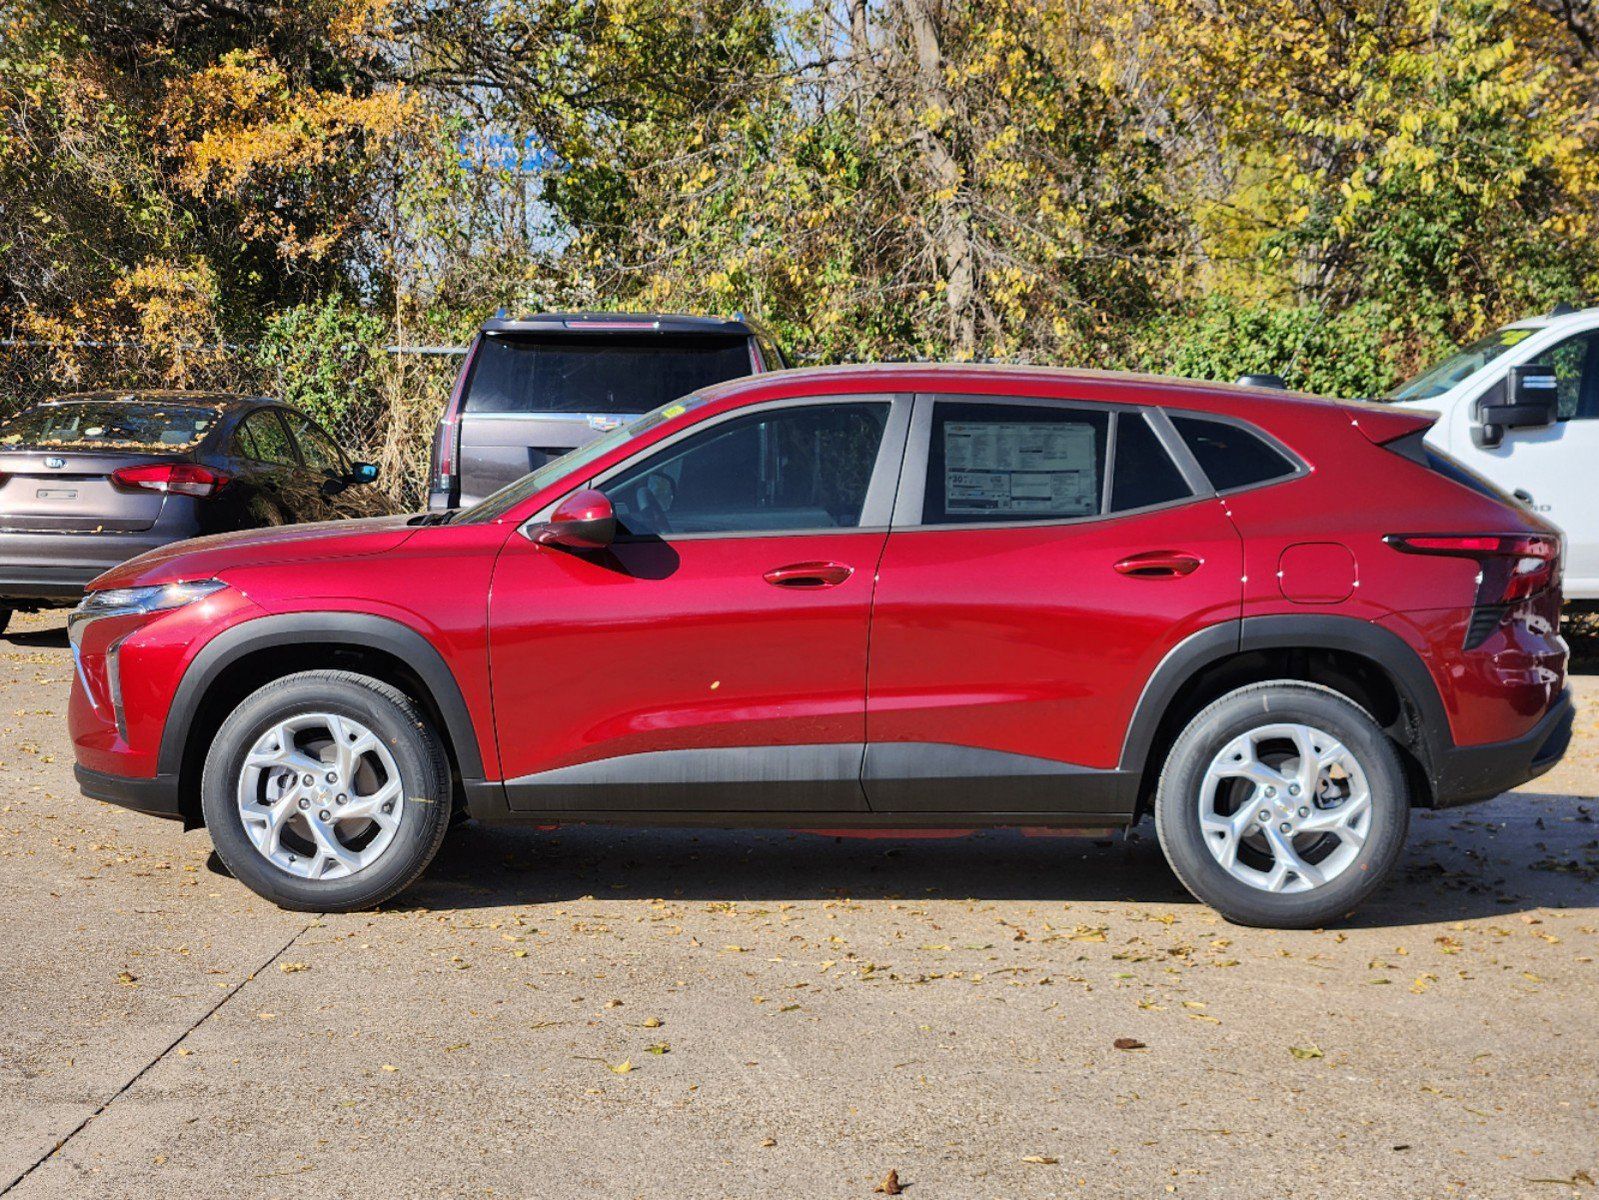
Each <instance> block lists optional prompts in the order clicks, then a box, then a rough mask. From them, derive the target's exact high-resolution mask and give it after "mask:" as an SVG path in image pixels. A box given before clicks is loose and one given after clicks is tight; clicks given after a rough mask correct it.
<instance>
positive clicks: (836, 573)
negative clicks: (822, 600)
mask: <svg viewBox="0 0 1599 1200" xmlns="http://www.w3.org/2000/svg"><path fill="white" fill-rule="evenodd" d="M853 574H855V568H854V567H846V566H845V565H844V564H843V563H836V562H802V563H789V565H788V566H786V567H773V568H772V569H771V570H770V571H768V572H766V574H765V575H763V576H762V577H761V578H763V579H765V580H766V582H767V583H769V584H771V585H772V586H773V587H783V588H829V587H837V586H838V585H839V584H841V583H843V582H844V581H845V580H846V579H848V578H849V577H850V576H851V575H853Z"/></svg>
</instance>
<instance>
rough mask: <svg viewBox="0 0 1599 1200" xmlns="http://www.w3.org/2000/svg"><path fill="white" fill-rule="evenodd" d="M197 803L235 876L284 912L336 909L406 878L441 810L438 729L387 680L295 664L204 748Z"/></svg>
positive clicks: (445, 768)
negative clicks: (291, 672) (296, 669)
mask: <svg viewBox="0 0 1599 1200" xmlns="http://www.w3.org/2000/svg"><path fill="white" fill-rule="evenodd" d="M201 806H202V809H203V811H204V815H205V823H206V827H207V828H208V829H209V830H210V832H211V840H212V843H213V844H214V845H215V847H216V851H217V854H218V855H219V856H220V857H221V858H222V861H223V862H224V863H225V864H226V865H227V868H228V870H229V871H231V872H232V873H233V876H234V878H236V879H238V880H240V881H241V882H242V883H244V884H245V885H246V886H247V887H249V888H250V890H251V891H254V892H256V893H257V894H258V895H261V896H264V897H265V898H266V899H268V900H271V901H272V902H273V903H274V904H277V905H279V906H280V907H283V908H290V909H297V910H300V911H302V912H348V911H350V910H353V909H360V908H367V907H370V906H372V905H374V904H379V903H381V902H382V901H384V900H387V899H388V898H389V897H391V896H393V895H395V894H396V893H397V892H399V891H401V890H402V889H403V888H405V887H407V886H409V885H410V884H411V883H412V882H413V881H414V880H415V879H416V878H417V877H418V876H420V875H421V874H422V872H423V871H424V870H425V869H426V868H427V865H428V863H429V862H430V861H432V859H433V856H434V854H435V853H436V852H437V851H438V848H439V843H440V842H441V841H442V840H443V839H444V833H445V830H446V829H447V828H448V826H449V819H450V772H449V765H448V762H447V760H446V757H445V753H444V749H443V746H442V745H441V744H440V742H439V738H438V735H437V734H436V733H435V732H434V731H433V729H432V728H431V726H430V725H429V724H428V722H427V719H426V717H425V716H424V714H423V713H422V712H421V711H420V710H419V708H418V707H417V705H416V704H415V703H414V702H413V701H412V700H411V698H410V697H408V696H406V695H405V694H404V693H403V692H401V691H399V690H398V689H396V688H394V687H391V686H389V685H388V684H386V683H383V682H381V681H379V680H376V679H372V678H369V677H367V676H364V675H358V674H354V673H351V672H347V671H304V672H300V673H298V674H295V675H288V676H285V677H284V678H282V679H278V680H274V681H273V682H272V683H269V684H267V685H265V686H264V687H262V688H260V689H259V690H258V691H256V692H254V693H252V694H251V695H250V696H248V697H246V698H245V700H244V701H243V702H242V703H241V704H240V705H239V706H238V708H236V709H235V710H234V711H233V713H232V714H231V715H229V717H228V718H227V719H226V720H225V721H224V722H223V723H222V727H221V728H220V729H219V730H218V731H217V735H216V738H215V740H214V741H213V742H212V744H211V748H210V751H209V753H208V754H207V755H206V761H205V773H204V776H203V777H202V780H201Z"/></svg>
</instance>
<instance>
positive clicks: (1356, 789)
mask: <svg viewBox="0 0 1599 1200" xmlns="http://www.w3.org/2000/svg"><path fill="white" fill-rule="evenodd" d="M1409 821H1410V796H1409V790H1408V788H1407V787H1406V783H1405V773H1404V769H1403V767H1402V766H1401V764H1400V761H1399V756H1398V753H1397V751H1396V750H1395V748H1394V745H1393V743H1392V742H1390V741H1389V740H1388V737H1387V736H1386V735H1385V734H1384V733H1383V731H1382V729H1381V728H1380V727H1379V726H1378V725H1377V723H1376V722H1375V721H1374V720H1372V718H1371V715H1370V714H1369V713H1367V712H1366V711H1365V710H1364V709H1363V708H1361V707H1360V706H1359V705H1357V704H1355V703H1354V702H1353V701H1352V700H1350V699H1349V698H1348V697H1346V696H1343V695H1341V694H1340V693H1338V692H1335V691H1333V690H1331V689H1330V688H1325V687H1321V686H1318V685H1316V684H1310V683H1300V682H1297V681H1292V680H1278V681H1273V682H1269V683H1257V684H1252V685H1250V686H1248V687H1244V688H1239V689H1238V690H1237V691H1234V692H1230V693H1228V694H1227V695H1225V696H1223V697H1221V699H1219V700H1217V701H1216V702H1215V703H1213V704H1211V705H1210V706H1209V707H1207V708H1206V709H1205V710H1204V711H1202V712H1201V713H1199V715H1198V716H1196V717H1194V719H1193V720H1192V721H1190V722H1189V724H1188V726H1187V728H1185V729H1184V730H1183V731H1182V733H1181V734H1179V735H1178V737H1177V740H1176V742H1175V743H1173V745H1172V748H1171V753H1170V754H1169V755H1168V757H1167V759H1166V764H1165V769H1164V770H1163V771H1162V773H1161V778H1160V786H1159V789H1158V790H1157V792H1156V799H1155V828H1156V830H1157V832H1158V834H1159V837H1160V844H1161V848H1162V849H1163V850H1164V851H1165V853H1166V858H1167V861H1168V862H1170V863H1171V867H1172V870H1173V871H1175V872H1176V874H1177V877H1178V878H1179V879H1180V880H1182V882H1183V884H1184V886H1186V887H1187V888H1188V890H1189V891H1190V892H1192V893H1193V894H1194V895H1195V896H1196V897H1198V898H1199V899H1200V900H1202V901H1204V902H1205V903H1206V904H1209V905H1210V906H1211V907H1212V908H1214V909H1215V910H1216V911H1217V912H1219V913H1221V915H1222V916H1224V917H1226V918H1227V919H1228V920H1229V921H1235V922H1237V923H1239V924H1242V925H1264V926H1273V927H1279V928H1294V929H1304V928H1312V927H1315V926H1318V925H1324V924H1327V923H1329V922H1331V921H1336V920H1338V919H1340V918H1342V917H1344V916H1346V915H1348V914H1349V913H1350V912H1351V911H1352V910H1353V909H1354V908H1355V907H1356V906H1357V905H1358V904H1359V903H1360V902H1361V901H1362V900H1364V899H1365V898H1366V897H1367V896H1369V895H1370V894H1371V893H1372V892H1373V891H1374V890H1375V889H1376V888H1377V887H1378V886H1379V885H1380V884H1381V883H1382V881H1383V879H1384V878H1385V877H1386V876H1387V875H1388V873H1389V872H1390V871H1391V870H1392V869H1393V866H1394V864H1395V863H1396V862H1397V861H1398V858H1399V854H1400V852H1401V850H1402V849H1403V847H1404V842H1405V832H1406V830H1407V828H1408V827H1409Z"/></svg>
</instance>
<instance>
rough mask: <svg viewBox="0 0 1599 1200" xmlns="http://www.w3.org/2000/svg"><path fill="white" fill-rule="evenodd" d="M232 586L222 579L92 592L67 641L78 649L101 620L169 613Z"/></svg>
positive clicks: (77, 610) (69, 626)
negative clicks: (85, 630) (87, 629)
mask: <svg viewBox="0 0 1599 1200" xmlns="http://www.w3.org/2000/svg"><path fill="white" fill-rule="evenodd" d="M227 586H228V585H227V584H225V583H223V582H222V581H221V580H220V579H201V580H196V581H195V582H193V583H163V584H158V585H157V586H155V587H135V588H108V589H107V590H105V591H103V592H90V593H89V594H88V595H87V596H85V597H84V598H83V601H82V603H80V604H79V605H78V607H77V608H75V609H73V610H72V615H71V616H69V617H68V618H67V640H68V641H70V642H71V643H72V646H73V649H76V648H77V645H78V639H79V638H80V637H82V636H83V628H84V626H85V625H87V624H88V623H89V622H90V621H96V620H99V619H100V618H101V617H129V616H134V615H136V614H139V613H155V612H165V611H166V610H167V609H170V608H182V607H183V606H184V605H185V604H193V603H194V602H195V601H196V600H204V599H205V598H206V597H207V596H209V595H211V594H212V593H214V592H219V591H221V590H222V589H223V588H225V587H227Z"/></svg>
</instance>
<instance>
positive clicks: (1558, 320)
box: [1504, 304, 1599, 329]
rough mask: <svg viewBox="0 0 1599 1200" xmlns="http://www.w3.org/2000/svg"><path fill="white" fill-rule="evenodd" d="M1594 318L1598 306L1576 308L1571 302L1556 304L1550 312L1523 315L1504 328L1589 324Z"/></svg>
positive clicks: (1598, 316)
mask: <svg viewBox="0 0 1599 1200" xmlns="http://www.w3.org/2000/svg"><path fill="white" fill-rule="evenodd" d="M1595 318H1599V306H1595V305H1586V306H1584V307H1581V308H1578V307H1577V306H1575V305H1572V304H1561V305H1558V306H1557V307H1556V308H1555V309H1554V310H1553V311H1552V312H1546V313H1540V314H1539V315H1538V316H1535V317H1523V318H1522V319H1521V320H1519V321H1512V322H1511V323H1510V324H1509V325H1506V326H1505V327H1504V328H1506V329H1548V328H1550V327H1551V326H1555V325H1565V324H1572V325H1591V324H1592V323H1593V321H1594V320H1595Z"/></svg>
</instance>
